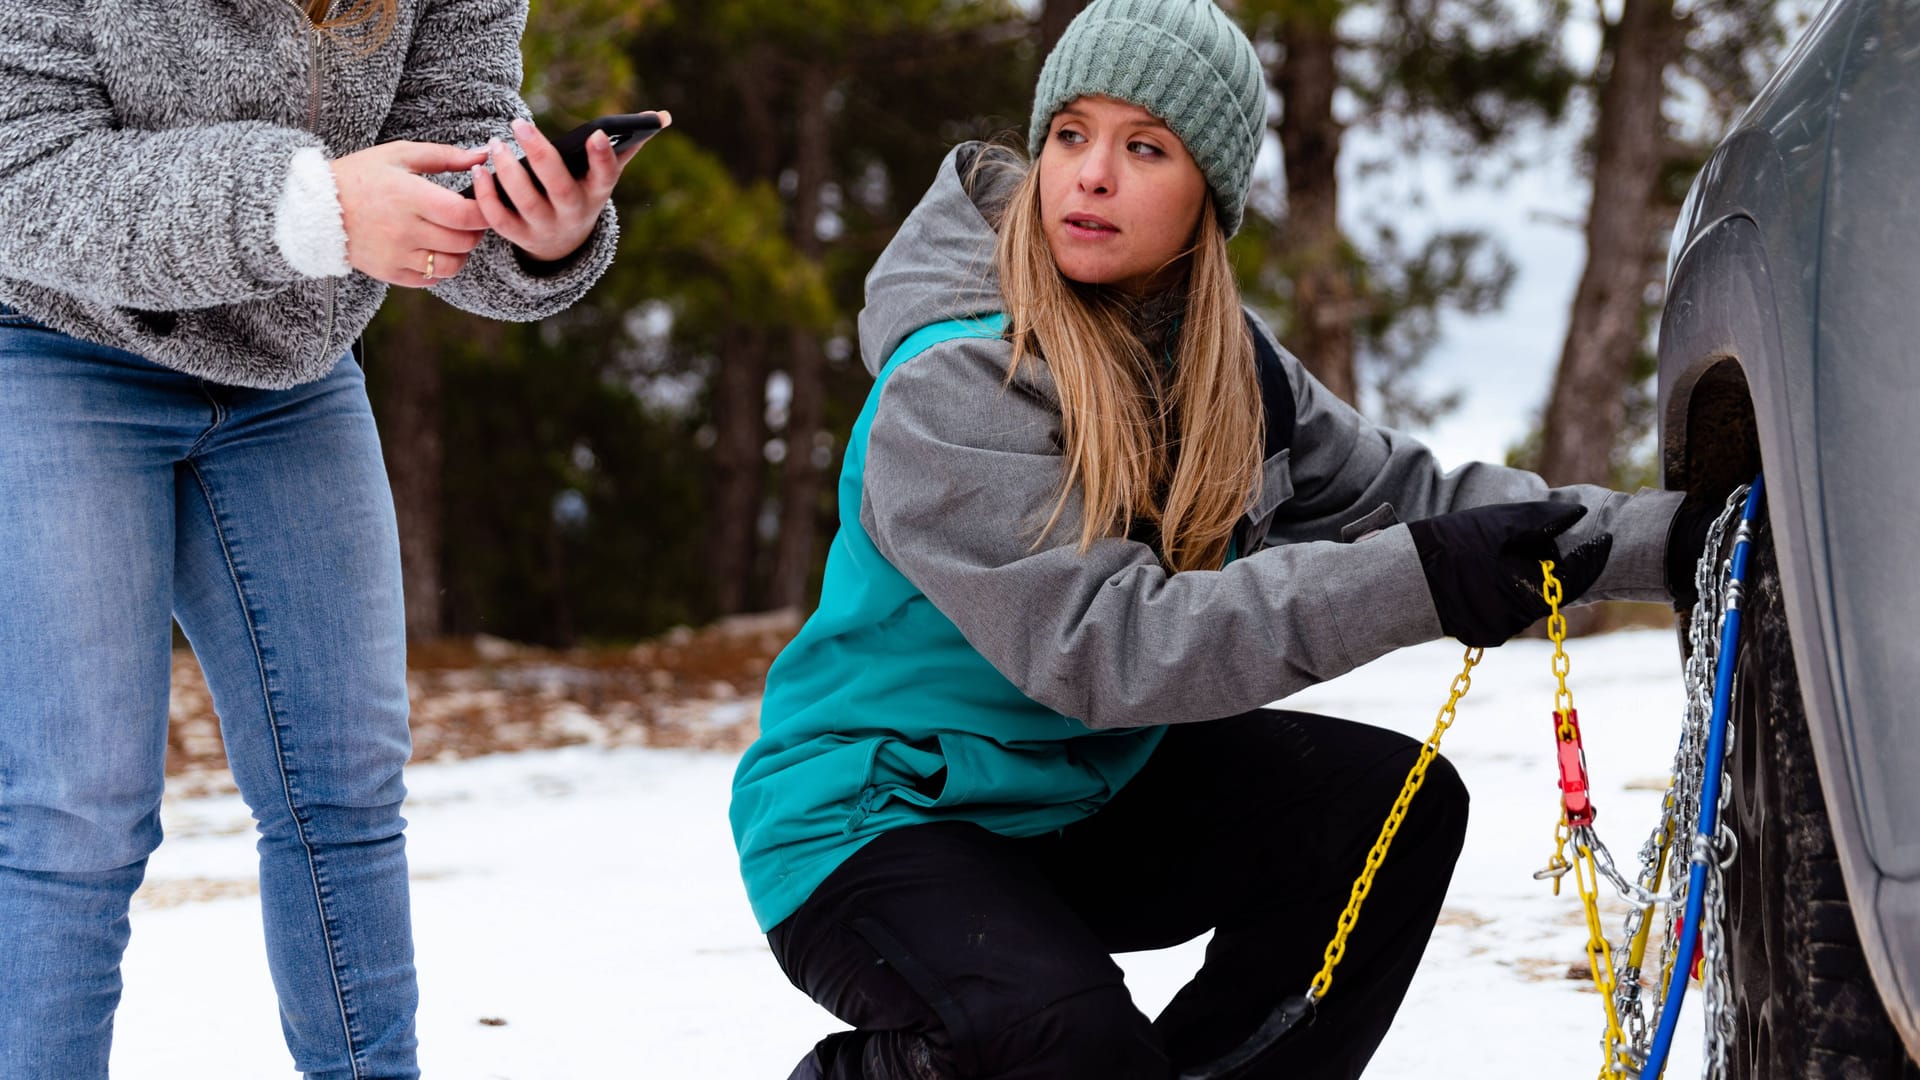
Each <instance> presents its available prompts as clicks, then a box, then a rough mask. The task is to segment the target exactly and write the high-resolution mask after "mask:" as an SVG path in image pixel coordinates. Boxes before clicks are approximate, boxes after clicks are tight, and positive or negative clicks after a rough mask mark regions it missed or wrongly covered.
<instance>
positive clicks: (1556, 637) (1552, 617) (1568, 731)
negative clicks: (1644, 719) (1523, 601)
mask: <svg viewBox="0 0 1920 1080" xmlns="http://www.w3.org/2000/svg"><path fill="white" fill-rule="evenodd" d="M1540 576H1541V577H1542V578H1543V579H1544V581H1543V583H1542V584H1541V586H1540V598H1541V599H1543V600H1545V601H1546V602H1547V612H1548V614H1547V637H1549V638H1551V639H1553V677H1554V678H1555V679H1556V680H1558V681H1559V684H1560V688H1559V689H1558V690H1555V691H1554V693H1553V708H1554V711H1555V712H1558V713H1559V714H1560V715H1561V717H1562V718H1563V719H1562V720H1561V721H1560V729H1559V730H1560V737H1561V738H1562V739H1571V738H1573V725H1572V724H1571V723H1569V722H1568V721H1567V720H1566V719H1564V718H1565V717H1567V716H1569V715H1571V714H1572V712H1573V691H1571V690H1568V689H1567V672H1569V671H1572V670H1573V661H1572V660H1569V659H1568V658H1567V648H1566V645H1567V617H1566V616H1565V615H1562V614H1560V601H1561V599H1562V598H1563V597H1564V596H1565V594H1564V593H1563V592H1562V591H1561V587H1560V579H1559V578H1557V577H1554V576H1553V560H1551V559H1542V560H1540Z"/></svg>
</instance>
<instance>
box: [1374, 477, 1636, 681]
mask: <svg viewBox="0 0 1920 1080" xmlns="http://www.w3.org/2000/svg"><path fill="white" fill-rule="evenodd" d="M1586 512H1587V508H1586V507H1584V506H1580V505H1577V504H1574V503H1558V502H1548V501H1546V500H1541V501H1539V502H1523V503H1498V504H1495V505H1493V506H1476V507H1474V508H1473V509H1471V510H1457V511H1455V512H1453V513H1451V514H1441V515H1440V516H1439V517H1431V518H1428V519H1426V520H1425V521H1415V522H1412V523H1410V524H1408V526H1407V529H1408V530H1409V531H1410V532H1412V533H1413V546H1414V547H1415V548H1416V549H1417V550H1418V551H1419V552H1420V569H1421V570H1423V571H1425V572H1426V575H1427V591H1428V592H1431V593H1432V594H1433V606H1434V608H1435V609H1436V610H1438V611H1439V612H1440V629H1442V630H1444V631H1446V632H1447V635H1448V636H1449V637H1455V638H1459V639H1460V641H1461V642H1462V643H1464V644H1467V645H1473V646H1479V647H1491V646H1494V645H1499V644H1501V643H1503V642H1505V641H1506V640H1507V639H1508V638H1510V637H1512V636H1513V635H1515V634H1517V633H1519V632H1520V631H1522V630H1525V629H1526V628H1527V627H1529V626H1532V625H1533V624H1534V623H1535V622H1537V621H1539V620H1541V619H1544V618H1546V617H1547V615H1548V613H1549V609H1548V607H1547V602H1546V600H1545V599H1544V598H1542V597H1541V595H1540V587H1541V584H1542V583H1543V581H1544V579H1543V578H1542V577H1541V574H1540V560H1542V559H1552V560H1553V563H1554V568H1553V576H1554V577H1557V578H1559V579H1560V588H1561V599H1560V603H1561V604H1562V605H1563V606H1564V605H1566V604H1571V603H1573V601H1574V599H1575V598H1577V597H1578V596H1579V595H1580V594H1581V593H1584V592H1586V591H1587V590H1588V589H1589V588H1591V587H1592V586H1593V583H1594V581H1596V580H1597V579H1598V578H1599V577H1600V571H1601V570H1604V569H1605V568H1606V565H1607V554H1608V552H1610V551H1612V550H1613V537H1612V535H1611V534H1608V533H1601V534H1600V535H1599V536H1596V537H1594V538H1593V539H1591V540H1589V541H1587V542H1586V543H1584V544H1581V545H1580V546H1579V547H1577V548H1574V549H1573V550H1572V551H1570V552H1568V553H1566V554H1565V555H1564V556H1563V555H1561V554H1560V551H1559V549H1558V548H1557V547H1555V546H1554V541H1553V538H1554V537H1556V536H1559V535H1560V534H1561V533H1563V532H1566V531H1567V530H1568V529H1570V528H1572V527H1573V523H1574V522H1576V521H1579V520H1580V519H1581V518H1582V517H1584V516H1585V515H1586Z"/></svg>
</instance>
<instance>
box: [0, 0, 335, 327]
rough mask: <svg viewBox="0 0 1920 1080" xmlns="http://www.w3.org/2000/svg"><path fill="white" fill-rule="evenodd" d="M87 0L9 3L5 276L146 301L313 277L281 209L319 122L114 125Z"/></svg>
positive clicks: (4, 36)
mask: <svg viewBox="0 0 1920 1080" xmlns="http://www.w3.org/2000/svg"><path fill="white" fill-rule="evenodd" d="M91 34H92V32H91V30H90V28H89V24H88V20H87V18H86V12H85V5H84V4H83V2H82V0H9V2H7V3H5V4H0V221H3V222H5V223H6V227H5V228H0V277H8V278H15V279H18V280H21V281H27V282H32V283H33V284H36V285H40V286H43V287H46V288H49V289H57V290H59V291H60V292H63V293H66V294H68V295H71V296H76V297H81V298H83V299H86V300H91V301H95V302H98V303H104V304H111V305H116V306H122V307H131V308H141V309H146V310H183V309H189V308H206V307H215V306H218V305H222V304H229V303H235V302H239V301H243V300H248V299H252V298H257V297H263V296H268V295H271V294H273V293H276V292H279V291H280V290H281V289H283V288H285V287H286V286H287V285H289V284H292V283H293V282H296V281H300V280H303V275H302V274H301V273H300V272H299V271H298V270H295V269H294V268H293V266H292V265H290V264H289V263H288V262H287V260H286V259H285V257H283V256H282V255H281V253H280V249H279V246H278V245H277V244H276V243H275V241H274V236H273V226H274V210H275V205H276V202H277V200H278V199H279V197H280V193H281V190H282V189H283V187H284V186H285V185H286V182H287V175H288V169H289V165H290V163H291V161H292V159H293V155H294V153H295V152H296V151H298V150H300V149H302V148H304V147H320V146H321V141H320V139H319V137H318V136H316V135H313V134H312V133H310V132H305V131H300V130H297V129H293V128H287V127H281V126H277V125H273V124H266V123H259V122H253V121H236V122H231V123H220V124H207V125H200V126H192V127H182V128H173V129H166V130H158V131H140V130H131V129H123V128H120V127H117V126H116V124H115V120H114V113H113V108H112V104H111V102H110V101H109V99H108V95H107V91H106V88H105V87H104V86H103V85H102V83H101V81H100V74H99V70H98V67H97V65H96V64H95V62H94V57H95V46H94V42H93V40H92V36H91Z"/></svg>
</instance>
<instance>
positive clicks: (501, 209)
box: [473, 165, 532, 247]
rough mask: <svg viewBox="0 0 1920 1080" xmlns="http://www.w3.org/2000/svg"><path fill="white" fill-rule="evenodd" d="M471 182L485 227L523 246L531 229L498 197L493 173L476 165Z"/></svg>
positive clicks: (475, 201) (475, 203)
mask: <svg viewBox="0 0 1920 1080" xmlns="http://www.w3.org/2000/svg"><path fill="white" fill-rule="evenodd" d="M515 168H518V166H515ZM473 183H474V192H475V194H474V197H473V202H474V205H476V206H478V207H479V208H480V213H481V215H482V216H484V217H485V218H486V219H487V227H488V228H490V229H492V230H493V231H494V232H495V233H498V234H499V235H500V238H501V239H503V240H506V241H507V242H508V243H511V244H518V245H520V246H522V247H525V246H526V245H527V243H528V238H529V237H530V236H531V235H532V229H531V227H530V226H528V224H527V222H526V220H525V219H523V218H522V217H521V216H520V215H519V214H518V213H517V212H516V211H515V210H514V208H513V207H511V206H508V205H507V204H506V202H505V201H504V200H502V199H501V198H500V191H499V188H498V187H496V186H495V185H494V182H493V174H492V173H491V172H488V171H487V169H486V167H485V166H482V165H476V166H474V168H473Z"/></svg>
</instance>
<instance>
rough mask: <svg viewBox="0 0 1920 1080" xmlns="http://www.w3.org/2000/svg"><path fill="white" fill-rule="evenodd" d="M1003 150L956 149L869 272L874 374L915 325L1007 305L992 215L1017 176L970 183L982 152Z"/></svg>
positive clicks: (869, 361)
mask: <svg viewBox="0 0 1920 1080" xmlns="http://www.w3.org/2000/svg"><path fill="white" fill-rule="evenodd" d="M998 152H999V151H997V150H995V149H994V148H992V147H990V146H988V145H987V144H985V143H979V142H968V143H962V144H960V145H959V146H956V147H954V149H953V152H952V153H949V154H948V155H947V157H946V160H945V161H942V162H941V163H940V172H939V174H938V175H937V176H936V177H935V178H934V181H933V187H931V188H929V189H928V191H927V193H926V195H925V196H924V197H922V198H921V200H920V205H919V206H917V207H915V208H914V210H913V213H911V214H908V215H907V220H906V222H905V224H903V225H901V226H900V231H899V232H897V233H895V234H894V237H893V241H892V242H891V243H889V244H888V245H887V249H886V251H884V252H882V253H881V255H880V260H879V261H878V262H876V263H874V265H873V269H872V270H871V271H870V272H869V273H868V274H867V306H866V307H865V308H863V309H862V310H861V312H860V357H861V359H862V360H864V361H865V362H866V365H867V370H868V371H869V372H871V373H873V374H874V375H878V374H879V373H880V369H881V368H882V367H884V366H885V365H886V362H887V358H888V357H890V356H892V355H893V352H894V350H895V349H898V348H899V347H900V343H901V342H903V341H905V340H906V339H907V336H908V335H910V334H912V333H913V332H914V331H915V330H918V329H920V328H921V327H923V326H929V325H932V324H933V323H937V322H945V321H947V320H949V319H958V318H963V317H965V316H970V315H984V314H989V313H992V312H997V311H1001V310H1003V309H1004V308H1005V306H1006V304H1005V301H1004V300H1002V299H1001V296H1000V281H999V277H998V275H996V274H995V272H994V268H993V246H994V241H995V239H996V233H995V232H994V228H993V226H992V225H991V224H989V222H988V220H987V214H988V213H989V212H990V211H991V209H992V208H993V207H995V206H997V205H998V204H999V203H1001V202H1003V201H1005V199H1006V198H1007V196H1008V195H1009V194H1011V192H1012V189H1013V186H1014V184H1015V183H1016V182H1017V175H1016V174H1015V173H1014V172H1013V171H1012V170H986V171H983V172H982V173H981V174H980V177H979V180H978V182H977V183H976V184H975V185H973V186H974V189H975V190H973V191H971V192H970V191H969V190H968V184H967V183H966V177H967V174H968V173H969V172H971V171H972V170H973V166H974V163H975V162H976V161H977V160H979V157H980V155H981V154H983V153H985V154H992V153H998Z"/></svg>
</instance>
